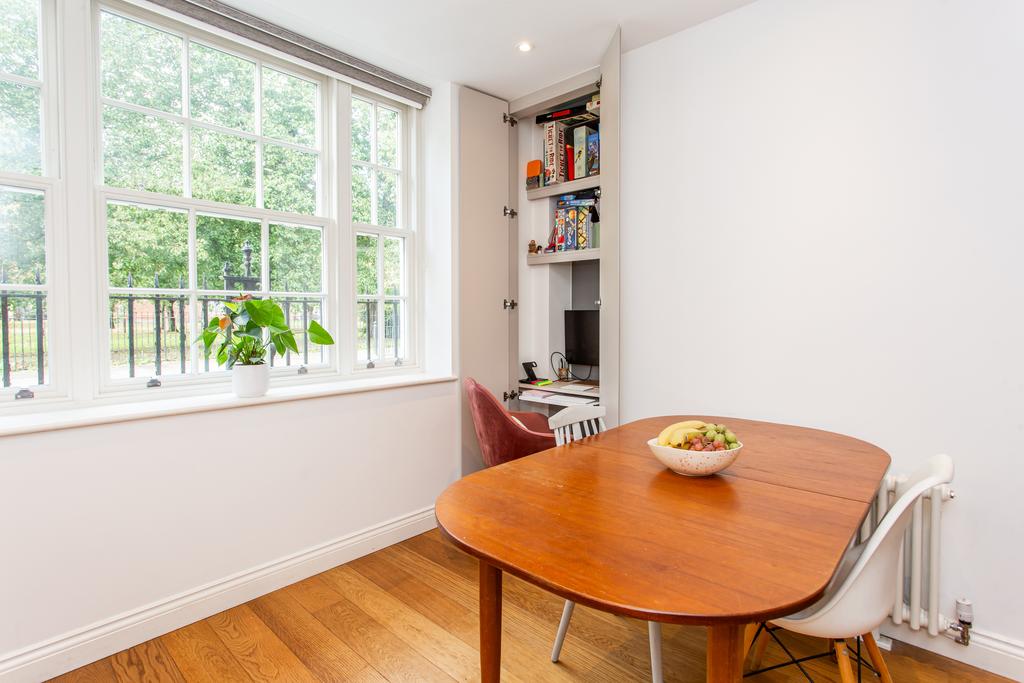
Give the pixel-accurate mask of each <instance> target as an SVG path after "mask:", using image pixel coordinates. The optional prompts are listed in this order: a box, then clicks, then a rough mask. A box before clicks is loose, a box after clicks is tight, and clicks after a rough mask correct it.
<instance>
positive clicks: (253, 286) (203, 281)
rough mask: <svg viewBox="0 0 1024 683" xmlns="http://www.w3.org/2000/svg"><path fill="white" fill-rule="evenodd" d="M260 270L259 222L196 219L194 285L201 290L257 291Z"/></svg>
mask: <svg viewBox="0 0 1024 683" xmlns="http://www.w3.org/2000/svg"><path fill="white" fill-rule="evenodd" d="M225 269H226V271H227V273H226V274H225ZM260 269H261V266H260V223H259V221H248V220H243V219H241V218H225V217H223V216H204V215H202V214H199V215H197V216H196V283H197V284H198V286H199V288H200V289H221V290H226V291H256V290H258V289H260Z"/></svg>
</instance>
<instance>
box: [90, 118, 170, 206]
mask: <svg viewBox="0 0 1024 683" xmlns="http://www.w3.org/2000/svg"><path fill="white" fill-rule="evenodd" d="M181 158H182V127H181V124H180V123H175V122H174V121H168V120H167V119H162V118H159V117H156V116H148V115H146V114H140V113H138V112H135V111H131V110H128V109H122V108H120V107H112V106H105V107H103V182H104V183H105V184H107V185H110V186H112V187H125V188H128V189H132V190H146V191H148V192H160V193H163V194H172V195H179V196H180V195H181V194H182V192H183V190H184V188H183V183H182V177H181Z"/></svg>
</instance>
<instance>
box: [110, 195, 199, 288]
mask: <svg viewBox="0 0 1024 683" xmlns="http://www.w3.org/2000/svg"><path fill="white" fill-rule="evenodd" d="M107 254H108V263H109V268H110V285H111V286H112V287H127V286H128V276H129V274H130V275H131V276H132V277H133V278H134V286H136V287H153V286H155V285H154V280H155V279H156V278H157V277H159V280H160V283H159V286H160V287H178V282H179V279H180V280H181V281H182V282H184V283H186V284H187V283H188V214H186V213H183V212H181V211H169V210H167V209H154V208H149V207H143V206H135V205H133V204H108V205H107Z"/></svg>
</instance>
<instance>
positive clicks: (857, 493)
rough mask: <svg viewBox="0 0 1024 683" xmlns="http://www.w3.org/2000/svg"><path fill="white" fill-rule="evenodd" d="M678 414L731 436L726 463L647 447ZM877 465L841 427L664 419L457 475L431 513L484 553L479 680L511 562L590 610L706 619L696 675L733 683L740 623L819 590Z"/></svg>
mask: <svg viewBox="0 0 1024 683" xmlns="http://www.w3.org/2000/svg"><path fill="white" fill-rule="evenodd" d="M688 419H700V420H704V421H705V422H714V423H724V424H726V425H727V426H728V427H729V428H730V429H732V431H733V432H735V433H736V434H737V435H738V437H739V439H740V441H741V442H742V443H743V448H742V450H741V451H740V453H739V456H738V457H737V459H736V461H735V462H734V463H733V464H732V465H731V466H730V467H729V468H727V469H726V470H724V471H722V472H720V473H719V474H716V475H712V476H708V477H686V476H682V475H679V474H675V473H673V472H671V471H670V470H668V469H666V468H665V467H664V466H663V465H662V464H661V463H659V462H658V461H657V460H656V459H655V458H654V456H653V455H652V454H651V452H650V450H649V448H648V446H647V441H648V440H649V439H651V438H653V437H655V436H657V435H658V433H659V432H660V431H661V430H662V429H663V428H664V427H665V426H667V425H669V424H671V423H673V422H677V421H681V420H688ZM888 467H889V455H888V454H887V453H886V452H885V451H883V450H882V449H880V448H878V447H877V446H873V445H871V444H869V443H867V442H864V441H860V440H858V439H855V438H851V437H848V436H842V435H840V434H834V433H831V432H825V431H820V430H816V429H808V428H804V427H794V426H788V425H781V424H773V423H769V422H756V421H753V420H742V419H737V418H731V417H729V418H727V417H708V416H665V417H653V418H647V419H643V420H638V421H636V422H631V423H629V424H625V425H622V426H620V427H617V428H614V429H610V430H608V431H606V432H604V433H602V434H598V435H596V436H593V437H589V438H586V439H583V440H582V441H578V442H574V443H571V444H569V445H566V446H560V447H556V448H551V449H548V450H546V451H542V452H540V453H536V454H533V455H529V456H526V457H524V458H520V459H518V460H514V461H511V462H507V463H504V464H501V465H498V466H495V467H491V468H489V469H486V470H482V471H480V472H476V473H474V474H470V475H469V476H466V477H463V478H462V479H460V480H459V481H456V482H455V483H454V484H452V485H451V486H449V487H448V488H447V489H446V490H445V491H444V492H443V493H442V494H441V496H440V497H439V498H438V499H437V505H436V514H437V521H438V524H439V527H440V529H441V531H442V533H443V535H444V536H445V537H446V538H447V539H448V540H449V541H451V542H452V543H453V544H455V545H456V546H457V547H459V548H461V549H462V550H463V551H465V552H466V553H469V554H470V555H473V556H475V557H477V558H478V559H479V561H480V669H481V678H482V680H483V681H484V683H491V682H496V681H498V680H499V676H500V669H501V578H502V572H508V573H510V574H513V575H514V576H517V577H519V578H521V579H523V580H525V581H528V582H530V583H533V584H535V585H538V586H540V587H542V588H544V589H546V590H548V591H551V592H552V593H555V594H556V595H559V596H561V597H563V598H566V599H568V600H573V601H575V602H577V603H579V604H583V605H587V606H589V607H593V608H596V609H599V610H604V611H607V612H612V613H615V614H620V615H627V616H630V617H636V618H638V619H644V620H648V621H658V622H664V623H670V624H691V625H702V626H706V627H707V628H708V644H707V680H708V681H714V682H715V683H719V682H724V681H729V682H730V683H732V682H734V681H739V680H740V678H741V677H742V669H743V659H744V656H745V647H746V646H748V645H749V642H748V643H744V634H745V627H746V626H747V625H749V624H753V623H759V622H762V621H766V620H770V619H773V618H776V617H782V616H785V615H788V614H792V613H794V612H797V611H799V610H801V609H803V608H805V607H807V606H809V605H811V604H813V603H814V602H815V601H816V600H818V599H819V598H820V597H821V596H822V595H823V593H824V591H825V589H826V587H827V586H828V583H829V580H830V579H831V578H832V576H833V574H834V573H835V572H836V569H837V567H838V566H839V564H840V560H841V559H842V557H843V553H844V552H845V550H846V549H847V547H848V546H849V544H850V542H851V540H853V538H854V536H855V535H856V533H857V530H858V528H859V527H860V525H861V522H862V521H863V520H864V518H865V515H866V514H867V513H868V511H869V509H870V506H871V502H872V500H873V499H874V496H875V492H876V491H877V489H878V487H879V484H880V482H881V480H882V477H883V476H884V475H885V472H886V470H887V469H888ZM554 627H555V624H552V633H553V632H554ZM751 630H752V629H747V630H746V633H748V634H749V633H750V631H751ZM747 640H749V635H747ZM551 666H557V664H551Z"/></svg>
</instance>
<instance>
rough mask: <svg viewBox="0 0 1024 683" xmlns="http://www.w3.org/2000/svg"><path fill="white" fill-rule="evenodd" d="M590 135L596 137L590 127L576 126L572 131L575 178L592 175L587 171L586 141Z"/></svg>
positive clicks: (595, 133) (595, 132)
mask: <svg viewBox="0 0 1024 683" xmlns="http://www.w3.org/2000/svg"><path fill="white" fill-rule="evenodd" d="M591 135H597V131H596V130H595V129H594V128H592V127H591V126H577V127H576V128H573V131H572V149H573V157H572V160H573V164H572V166H573V175H574V176H575V177H576V178H585V177H587V176H588V175H592V174H591V173H589V172H588V169H587V140H588V139H589V138H590V136H591Z"/></svg>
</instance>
